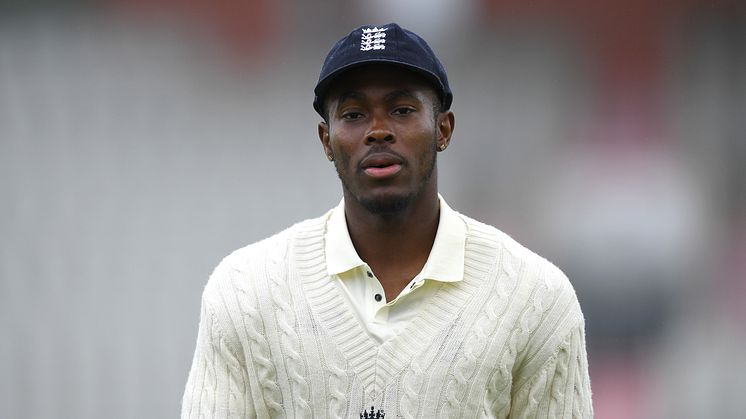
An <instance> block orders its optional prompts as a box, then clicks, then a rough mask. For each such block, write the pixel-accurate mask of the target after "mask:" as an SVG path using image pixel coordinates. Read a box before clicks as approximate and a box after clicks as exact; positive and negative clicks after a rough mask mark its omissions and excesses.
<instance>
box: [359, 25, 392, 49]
mask: <svg viewBox="0 0 746 419" xmlns="http://www.w3.org/2000/svg"><path fill="white" fill-rule="evenodd" d="M386 30H388V28H378V27H375V28H363V33H362V35H361V36H360V51H370V50H377V49H386Z"/></svg>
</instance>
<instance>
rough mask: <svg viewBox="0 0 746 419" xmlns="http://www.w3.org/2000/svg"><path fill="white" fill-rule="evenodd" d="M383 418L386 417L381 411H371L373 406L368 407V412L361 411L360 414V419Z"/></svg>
mask: <svg viewBox="0 0 746 419" xmlns="http://www.w3.org/2000/svg"><path fill="white" fill-rule="evenodd" d="M384 416H386V414H385V413H383V410H381V409H378V411H376V410H374V409H373V406H371V407H370V412H366V411H365V410H363V411H362V412H360V419H383V418H384Z"/></svg>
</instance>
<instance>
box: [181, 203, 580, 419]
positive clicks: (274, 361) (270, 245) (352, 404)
mask: <svg viewBox="0 0 746 419" xmlns="http://www.w3.org/2000/svg"><path fill="white" fill-rule="evenodd" d="M328 216H329V213H327V214H326V215H325V216H323V217H320V218H317V219H313V220H307V221H304V222H302V223H299V224H297V225H295V226H293V227H291V228H290V229H288V230H286V231H284V232H282V233H280V234H278V235H276V236H273V237H271V238H269V239H266V240H263V241H261V242H259V243H255V244H253V245H250V246H247V247H245V248H243V249H239V250H237V251H236V252H234V253H233V254H231V255H230V256H228V257H227V258H226V259H225V260H223V262H221V264H220V265H219V266H218V267H217V268H216V270H215V272H214V273H213V275H212V276H211V277H210V280H209V281H208V285H207V286H206V288H205V292H204V294H203V301H202V304H203V310H202V317H201V320H200V326H199V333H198V338H197V349H196V351H195V356H194V361H193V364H192V370H191V371H190V374H189V378H188V380H187V386H186V390H185V393H184V400H183V405H182V406H183V407H182V418H206V419H207V418H234V417H236V418H254V417H258V418H280V417H294V418H305V417H312V416H313V417H319V418H350V417H357V416H358V414H359V413H360V410H362V409H364V408H368V409H369V408H370V406H371V405H373V406H375V407H376V409H383V410H384V411H385V412H386V416H387V417H403V418H459V417H486V418H507V417H510V418H529V417H530V418H589V417H592V416H593V409H592V406H591V394H590V391H591V390H590V382H589V380H588V364H587V360H586V353H585V342H584V339H585V336H584V330H583V329H584V321H583V316H582V313H581V311H580V307H579V305H578V302H577V298H576V297H575V292H574V290H573V289H572V286H571V285H570V282H569V281H568V280H567V278H566V277H565V276H564V274H562V272H561V271H559V269H557V268H556V267H555V266H554V265H552V264H551V263H549V262H547V261H546V260H544V259H542V258H541V257H539V256H537V255H536V254H534V253H532V252H530V251H529V250H527V249H525V248H524V247H522V246H521V245H519V244H518V243H516V242H515V241H514V240H512V239H511V238H510V237H508V236H506V235H505V234H503V233H501V232H500V231H498V230H496V229H495V228H493V227H491V226H488V225H485V224H482V223H479V222H477V221H474V220H472V219H470V218H468V217H465V216H462V215H459V217H461V218H462V219H463V221H464V222H465V223H466V226H467V238H466V248H465V255H464V279H463V280H462V281H458V282H452V283H444V284H443V285H442V286H441V287H440V288H439V289H438V290H437V291H436V292H435V294H434V295H433V296H432V297H431V298H430V299H429V300H427V301H425V302H424V303H423V304H424V305H423V307H422V309H421V310H420V313H419V314H418V315H417V316H416V317H415V318H414V319H412V320H411V321H410V323H409V324H407V325H406V326H404V329H403V330H402V331H401V332H400V333H398V334H397V335H396V336H394V337H392V338H391V339H389V340H387V341H385V342H383V343H378V342H377V341H376V340H375V339H373V338H372V337H370V336H368V335H367V333H365V329H364V328H363V327H362V325H361V324H360V323H359V320H358V319H357V317H356V316H355V315H354V313H353V311H352V310H351V309H350V308H349V307H348V306H347V304H349V303H348V301H347V300H346V299H345V298H344V296H343V295H342V294H341V292H340V290H339V288H338V287H337V286H335V284H334V282H333V281H334V280H335V279H334V278H331V277H329V276H328V274H327V273H326V272H327V271H326V258H325V254H324V251H325V246H324V237H325V232H326V222H327V220H328Z"/></svg>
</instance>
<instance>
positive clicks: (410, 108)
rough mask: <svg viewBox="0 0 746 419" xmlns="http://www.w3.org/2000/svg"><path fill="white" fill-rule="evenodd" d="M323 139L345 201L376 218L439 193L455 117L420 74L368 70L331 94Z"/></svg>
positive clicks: (343, 81)
mask: <svg viewBox="0 0 746 419" xmlns="http://www.w3.org/2000/svg"><path fill="white" fill-rule="evenodd" d="M326 103H327V109H328V113H329V116H328V123H323V122H322V123H321V124H319V137H320V139H321V142H322V144H323V146H324V151H325V152H326V153H327V154H330V153H331V154H333V156H334V165H335V167H336V169H337V174H338V175H339V178H340V180H341V181H342V186H343V188H344V195H345V199H348V200H349V199H354V200H356V201H357V202H359V203H360V204H361V205H362V206H363V207H364V208H366V209H367V210H368V211H371V212H373V213H390V212H396V211H401V210H403V209H405V208H407V207H408V206H409V205H410V204H411V203H413V202H414V201H415V200H416V198H417V197H418V196H420V193H421V192H422V191H423V190H425V189H426V188H432V190H433V191H437V179H436V178H437V176H434V172H435V166H436V163H435V160H436V159H435V155H436V151H437V147H438V145H439V144H443V143H447V142H448V141H449V140H450V135H451V130H452V127H453V114H452V113H451V112H444V113H438V114H437V115H436V114H434V109H435V107H436V103H437V102H436V95H435V92H434V90H433V89H432V88H431V87H430V85H429V84H427V83H426V82H425V81H424V80H423V79H422V78H421V77H420V76H418V75H417V74H415V73H412V72H410V71H407V70H404V69H401V68H398V67H394V66H390V65H368V66H365V67H361V68H360V69H357V70H351V71H349V72H348V73H347V74H344V75H342V76H340V77H339V79H338V80H336V81H335V82H334V86H333V87H332V88H331V90H330V91H329V94H328V96H327V102H326Z"/></svg>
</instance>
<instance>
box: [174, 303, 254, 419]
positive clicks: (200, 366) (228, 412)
mask: <svg viewBox="0 0 746 419" xmlns="http://www.w3.org/2000/svg"><path fill="white" fill-rule="evenodd" d="M241 359H242V356H240V354H239V353H238V352H237V351H236V350H235V349H234V348H231V347H229V345H228V344H227V343H226V339H225V338H224V335H223V333H222V331H221V329H220V327H219V325H218V321H217V319H216V317H215V315H214V314H213V313H212V311H211V310H210V307H209V303H208V302H207V300H206V299H205V298H203V300H202V312H201V316H200V323H199V332H198V335H197V347H196V350H195V353H194V360H193V361H192V368H191V370H190V372H189V378H188V380H187V384H186V389H185V391H184V398H183V400H182V410H181V419H192V418H194V419H213V418H214V419H218V418H220V419H224V418H254V417H256V413H255V411H254V406H253V404H252V400H251V393H250V389H249V385H248V378H247V376H246V369H245V368H244V366H243V365H242V361H241Z"/></svg>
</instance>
